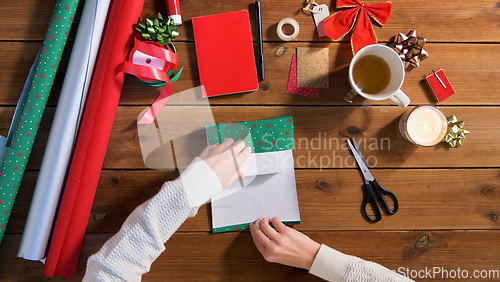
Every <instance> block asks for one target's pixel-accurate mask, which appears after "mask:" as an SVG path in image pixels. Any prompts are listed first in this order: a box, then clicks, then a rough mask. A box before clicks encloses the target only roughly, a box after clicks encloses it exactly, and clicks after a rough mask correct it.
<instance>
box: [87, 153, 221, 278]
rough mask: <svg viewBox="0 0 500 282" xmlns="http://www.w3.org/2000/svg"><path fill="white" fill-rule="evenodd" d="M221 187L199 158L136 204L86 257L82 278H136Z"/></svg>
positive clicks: (140, 275) (139, 276) (148, 267)
mask: <svg viewBox="0 0 500 282" xmlns="http://www.w3.org/2000/svg"><path fill="white" fill-rule="evenodd" d="M221 191H222V185H221V184H220V181H219V179H218V178H217V176H216V175H215V174H214V173H213V171H212V170H211V169H210V167H209V166H208V165H207V164H206V163H205V162H204V161H203V160H201V159H200V158H195V160H194V161H193V162H192V163H191V164H190V165H189V167H188V168H187V169H186V170H185V171H184V172H183V173H182V175H181V176H180V177H179V178H177V179H176V180H174V181H170V182H166V183H165V184H164V185H163V186H162V188H161V190H160V192H158V194H156V195H155V196H154V197H153V198H151V199H149V200H148V201H146V202H144V203H143V204H141V205H140V206H138V207H137V208H136V209H135V210H134V211H133V212H132V213H131V214H130V215H129V217H128V218H127V220H125V222H124V223H123V225H122V227H121V229H120V231H119V232H118V233H117V234H115V235H114V236H113V237H111V238H110V239H109V240H108V241H107V242H106V243H105V244H104V246H103V247H102V248H101V250H99V252H97V253H95V254H94V255H92V256H91V257H90V258H89V259H88V261H87V270H86V272H85V277H84V278H83V281H140V280H141V277H142V275H143V274H144V273H146V272H148V271H149V270H150V267H151V264H152V263H153V262H154V260H155V259H156V258H157V257H158V256H159V255H160V254H161V253H162V252H163V251H164V250H165V246H164V244H165V242H166V241H167V240H168V239H169V238H170V236H172V235H173V234H174V232H175V231H176V230H177V229H178V228H179V227H180V226H181V224H182V223H183V222H184V221H185V220H186V219H187V218H188V217H193V216H195V215H196V213H197V211H198V207H199V206H200V205H202V204H203V203H205V202H206V201H208V200H209V199H210V198H211V197H212V196H214V195H216V194H217V193H219V192H221Z"/></svg>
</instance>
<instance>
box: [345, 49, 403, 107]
mask: <svg viewBox="0 0 500 282" xmlns="http://www.w3.org/2000/svg"><path fill="white" fill-rule="evenodd" d="M366 55H375V56H377V57H380V58H382V59H383V60H384V61H385V62H386V63H387V64H388V65H389V69H390V71H391V79H390V81H389V84H388V85H387V87H386V88H385V89H384V90H383V91H381V92H380V93H377V94H368V93H364V92H363V91H362V90H361V89H360V88H359V87H358V86H357V85H356V82H355V81H354V79H353V75H352V71H353V68H354V65H355V64H356V62H357V61H358V60H359V59H360V58H362V57H364V56H366ZM404 80H405V68H404V66H403V62H402V61H401V58H399V56H398V54H397V53H396V52H395V51H394V50H393V49H391V48H389V47H387V46H384V45H378V44H373V45H368V46H365V47H363V48H362V49H361V50H359V51H358V52H357V53H356V55H354V58H352V61H351V65H350V66H349V84H350V85H351V88H352V90H353V91H354V92H355V93H356V94H358V95H361V96H363V97H364V98H365V99H369V100H374V101H380V100H385V99H389V100H391V101H392V102H394V103H395V104H396V105H398V106H400V107H402V108H405V107H406V106H408V105H409V104H410V98H408V96H406V94H405V93H404V92H403V91H401V86H402V85H403V81H404Z"/></svg>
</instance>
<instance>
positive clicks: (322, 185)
mask: <svg viewBox="0 0 500 282" xmlns="http://www.w3.org/2000/svg"><path fill="white" fill-rule="evenodd" d="M373 174H374V176H375V177H376V178H377V179H378V180H379V182H380V183H381V185H382V186H383V187H384V188H386V189H388V190H390V191H392V192H394V193H395V194H396V196H397V197H398V200H399V204H400V209H399V211H398V213H397V214H395V215H393V216H388V215H387V214H386V213H384V214H383V215H384V216H383V219H382V220H381V221H380V222H378V223H376V224H371V223H370V222H368V220H367V219H366V218H365V216H364V214H363V213H362V211H361V203H362V201H363V197H364V189H363V187H362V183H363V182H362V178H361V175H360V173H359V172H358V171H357V170H354V169H344V170H339V169H334V170H331V169H329V170H323V171H319V170H296V181H297V193H298V198H299V207H300V214H301V220H302V223H301V224H300V225H297V227H296V228H297V229H299V230H302V231H311V230H317V231H320V230H430V229H500V226H499V224H498V221H497V217H498V215H499V214H500V209H499V207H500V185H499V183H500V182H499V178H500V170H498V169H474V170H464V169H455V170H441V169H434V170H430V169H405V170H399V169H397V170H386V169H374V170H373ZM36 176H37V173H36V172H28V173H27V174H26V176H25V177H24V179H23V183H22V184H21V189H20V192H19V195H18V196H17V199H16V204H15V206H14V210H13V212H12V217H11V220H10V222H9V225H8V227H7V230H6V232H7V233H10V234H12V233H21V232H22V231H23V228H24V223H25V220H26V217H27V213H28V209H29V205H30V202H31V198H32V194H33V189H34V186H35V181H36ZM177 176H178V173H177V172H176V171H152V170H147V171H130V170H127V171H115V170H105V171H103V172H102V174H101V178H100V181H99V186H98V189H97V194H96V197H95V200H94V204H93V207H92V213H91V215H90V218H89V225H88V229H87V232H91V233H94V232H117V231H118V230H119V228H120V226H121V225H122V223H123V222H124V221H125V219H126V218H127V216H128V215H129V214H130V213H131V212H132V211H133V210H134V209H135V208H136V207H137V206H138V205H140V204H141V203H143V202H145V201H146V200H147V199H149V198H150V197H152V196H154V195H155V194H156V193H157V192H158V191H159V190H160V188H161V186H162V185H163V183H164V182H165V181H169V180H173V179H175V178H176V177H177ZM458 183H459V184H458ZM450 215H452V217H453V218H454V219H456V220H452V219H450ZM269 216H272V215H269ZM458 219H459V220H458ZM211 222H212V218H211V212H210V206H209V205H205V206H202V207H201V208H200V209H199V211H198V214H197V216H195V217H194V218H190V219H188V220H187V221H186V223H185V224H184V225H182V227H181V229H180V230H182V231H207V232H208V231H211Z"/></svg>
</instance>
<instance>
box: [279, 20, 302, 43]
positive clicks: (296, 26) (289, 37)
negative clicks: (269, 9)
mask: <svg viewBox="0 0 500 282" xmlns="http://www.w3.org/2000/svg"><path fill="white" fill-rule="evenodd" d="M285 24H289V25H291V26H293V29H294V31H293V34H292V35H286V34H284V33H283V30H282V28H283V25H285ZM276 32H277V33H278V37H279V38H280V39H281V40H283V41H290V40H294V39H295V37H297V35H299V23H298V22H297V21H296V20H294V19H292V18H284V19H282V20H281V21H280V22H279V23H278V28H277V29H276Z"/></svg>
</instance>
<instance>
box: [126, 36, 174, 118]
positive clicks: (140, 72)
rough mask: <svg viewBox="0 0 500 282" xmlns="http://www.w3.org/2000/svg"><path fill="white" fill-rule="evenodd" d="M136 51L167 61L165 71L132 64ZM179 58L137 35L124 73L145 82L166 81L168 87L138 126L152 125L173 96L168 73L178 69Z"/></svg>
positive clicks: (168, 50) (168, 49)
mask: <svg viewBox="0 0 500 282" xmlns="http://www.w3.org/2000/svg"><path fill="white" fill-rule="evenodd" d="M136 51H139V52H142V53H144V54H146V55H148V56H151V57H155V58H158V59H161V60H164V61H165V66H164V67H163V69H161V70H160V69H157V68H153V67H147V66H141V65H136V64H133V63H132V57H133V55H134V53H135V52H136ZM177 60H178V56H177V54H175V53H174V52H172V51H171V50H170V48H168V46H167V49H165V48H164V47H163V46H160V45H159V44H157V43H154V42H152V41H141V35H140V34H136V36H135V37H134V48H133V49H132V51H131V52H130V56H129V59H128V61H126V62H125V63H124V65H123V71H124V72H126V73H129V74H133V75H135V76H137V77H138V78H139V79H141V80H145V81H156V80H161V81H165V82H166V83H167V85H165V88H163V91H162V92H161V93H160V95H159V96H158V98H156V100H155V101H154V102H153V104H152V105H151V107H149V109H148V110H147V111H146V112H145V113H144V115H143V116H142V117H141V118H140V119H139V121H138V122H137V123H138V124H150V123H151V122H153V120H154V119H155V118H156V115H158V113H159V112H160V110H161V109H162V108H163V107H164V106H165V104H166V103H167V102H168V100H169V99H170V96H171V95H172V91H173V88H172V83H171V82H170V79H169V77H168V71H169V70H172V69H175V68H177Z"/></svg>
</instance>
